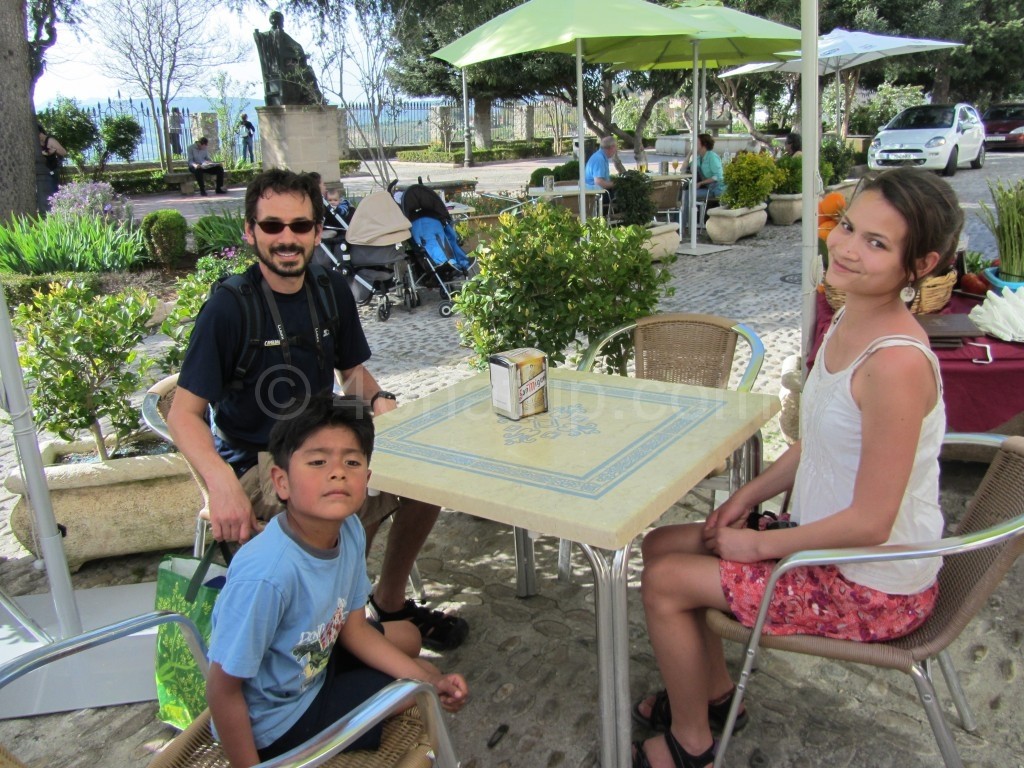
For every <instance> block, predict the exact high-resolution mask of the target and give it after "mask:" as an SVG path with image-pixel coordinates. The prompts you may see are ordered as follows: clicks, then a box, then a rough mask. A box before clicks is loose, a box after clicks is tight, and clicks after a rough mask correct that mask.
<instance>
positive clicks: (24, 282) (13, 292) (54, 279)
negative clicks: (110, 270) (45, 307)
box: [0, 272, 101, 312]
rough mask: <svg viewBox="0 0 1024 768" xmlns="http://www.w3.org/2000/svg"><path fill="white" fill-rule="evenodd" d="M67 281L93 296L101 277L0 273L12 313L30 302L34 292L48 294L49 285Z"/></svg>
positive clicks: (81, 273)
mask: <svg viewBox="0 0 1024 768" xmlns="http://www.w3.org/2000/svg"><path fill="white" fill-rule="evenodd" d="M69 280H74V281H75V282H77V283H79V284H81V285H83V286H84V287H85V288H86V290H88V291H89V292H90V293H93V294H95V293H97V292H98V291H99V288H100V280H101V276H100V274H99V273H98V272H52V273H50V274H48V275H21V274H16V273H13V272H6V273H0V287H2V288H3V292H4V298H5V299H7V306H8V307H9V308H10V310H11V311H12V312H13V311H14V309H15V308H16V307H18V306H19V305H21V304H24V303H25V302H26V301H31V299H32V293H33V292H34V291H39V292H40V293H49V292H50V289H49V286H50V283H62V284H63V283H66V282H68V281H69Z"/></svg>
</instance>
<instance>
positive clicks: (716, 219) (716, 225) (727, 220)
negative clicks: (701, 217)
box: [706, 203, 768, 245]
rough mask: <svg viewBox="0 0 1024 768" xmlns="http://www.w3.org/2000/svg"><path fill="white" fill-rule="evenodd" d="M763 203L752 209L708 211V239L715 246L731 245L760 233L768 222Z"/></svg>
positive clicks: (716, 209) (715, 209) (713, 209)
mask: <svg viewBox="0 0 1024 768" xmlns="http://www.w3.org/2000/svg"><path fill="white" fill-rule="evenodd" d="M767 207H768V206H766V205H765V204H764V203H761V204H760V205H755V206H754V207H753V208H712V209H711V210H710V211H708V218H707V222H706V227H707V231H708V237H710V238H711V242H712V243H715V244H716V245H732V244H733V243H735V242H736V241H737V240H739V239H740V238H742V237H750V236H751V235H756V234H757V233H758V232H760V231H761V230H762V229H763V228H764V225H765V224H766V223H767V222H768V214H767V212H766V211H765V209H766V208H767Z"/></svg>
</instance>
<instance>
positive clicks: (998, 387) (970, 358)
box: [808, 293, 1024, 432]
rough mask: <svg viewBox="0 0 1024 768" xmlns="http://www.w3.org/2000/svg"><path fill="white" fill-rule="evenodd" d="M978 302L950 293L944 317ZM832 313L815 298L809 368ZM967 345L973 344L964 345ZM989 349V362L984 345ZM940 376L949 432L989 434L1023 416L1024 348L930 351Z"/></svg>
mask: <svg viewBox="0 0 1024 768" xmlns="http://www.w3.org/2000/svg"><path fill="white" fill-rule="evenodd" d="M979 303H980V302H979V301H978V300H976V299H972V298H969V297H967V296H963V295H960V294H953V298H952V299H951V300H950V302H949V304H948V305H947V306H946V307H945V308H944V309H943V310H942V311H943V313H947V314H948V313H953V314H967V313H968V312H970V311H971V308H972V307H975V306H977V305H978V304H979ZM833 314H834V312H833V310H832V307H831V306H829V303H828V301H827V300H826V299H825V297H824V296H823V295H822V294H820V293H819V294H818V297H817V323H816V326H815V331H814V344H813V345H812V348H811V354H810V358H809V360H808V369H810V366H812V365H813V364H814V358H815V356H816V355H817V354H818V347H820V346H821V342H822V339H823V338H824V336H825V331H827V330H828V327H829V325H830V324H831V322H832V316H833ZM967 342H973V343H972V344H968V343H967ZM976 344H984V345H986V346H987V347H988V348H989V352H990V356H991V359H992V362H991V363H988V364H983V363H980V362H975V361H978V360H986V359H988V355H987V354H986V351H985V349H984V348H983V347H979V346H975V345H976ZM933 351H934V352H935V356H936V357H937V358H938V359H939V369H940V371H941V372H942V389H943V393H942V399H943V400H944V401H945V403H946V426H947V429H948V430H949V431H951V432H988V431H990V430H993V429H996V428H997V427H1000V426H1001V425H1003V424H1005V423H1006V422H1008V421H1009V420H1010V419H1012V418H1013V417H1015V416H1017V415H1018V414H1020V413H1024V344H1020V343H1015V342H1009V341H1000V340H999V339H996V338H993V337H992V336H978V337H976V338H967V339H964V345H963V346H962V347H959V348H955V349H936V350H933Z"/></svg>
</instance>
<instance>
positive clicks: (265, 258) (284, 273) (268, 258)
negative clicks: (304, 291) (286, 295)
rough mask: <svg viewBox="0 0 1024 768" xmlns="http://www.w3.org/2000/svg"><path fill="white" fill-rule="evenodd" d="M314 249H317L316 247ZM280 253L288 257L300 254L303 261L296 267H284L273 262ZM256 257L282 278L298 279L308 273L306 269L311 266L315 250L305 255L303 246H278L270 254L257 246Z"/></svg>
mask: <svg viewBox="0 0 1024 768" xmlns="http://www.w3.org/2000/svg"><path fill="white" fill-rule="evenodd" d="M313 247H314V248H315V247H316V246H313ZM278 253H280V254H288V255H292V254H293V253H294V254H300V255H301V256H302V260H301V262H300V263H299V264H297V265H295V266H294V267H292V266H289V267H282V266H281V265H279V264H276V263H274V261H273V256H274V254H278ZM256 256H258V257H259V260H260V261H261V262H262V263H263V265H264V266H265V267H266V268H267V269H269V270H270V271H271V272H273V273H274V274H275V275H280V276H281V277H296V276H297V275H301V274H303V273H304V272H305V271H306V267H307V266H308V265H309V262H310V259H311V258H312V257H313V248H310V249H309V251H308V252H306V253H303V250H302V246H299V245H278V246H274V247H272V248H270V252H269V253H267V252H266V249H264V248H262V247H261V246H260V245H259V244H257V245H256Z"/></svg>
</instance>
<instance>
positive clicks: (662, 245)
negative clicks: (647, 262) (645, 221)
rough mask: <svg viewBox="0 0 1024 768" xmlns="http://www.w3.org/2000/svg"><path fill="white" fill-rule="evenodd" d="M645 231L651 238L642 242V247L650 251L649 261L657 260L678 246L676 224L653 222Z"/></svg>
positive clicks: (677, 227) (672, 251)
mask: <svg viewBox="0 0 1024 768" xmlns="http://www.w3.org/2000/svg"><path fill="white" fill-rule="evenodd" d="M647 232H648V233H649V234H650V236H651V239H650V240H648V241H647V242H646V243H644V248H646V249H647V250H648V252H650V254H651V261H654V262H659V261H661V260H662V259H663V258H665V257H666V256H668V255H669V254H672V253H675V252H676V249H677V248H678V247H679V225H678V224H655V225H654V226H650V227H648V228H647Z"/></svg>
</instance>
